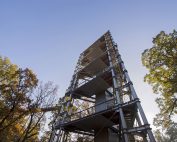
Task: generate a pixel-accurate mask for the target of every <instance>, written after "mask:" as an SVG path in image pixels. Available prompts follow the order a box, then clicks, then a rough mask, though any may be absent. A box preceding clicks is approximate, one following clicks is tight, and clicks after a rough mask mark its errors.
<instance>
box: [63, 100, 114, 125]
mask: <svg viewBox="0 0 177 142" xmlns="http://www.w3.org/2000/svg"><path fill="white" fill-rule="evenodd" d="M115 105H116V99H115V97H114V98H112V99H110V100H107V101H104V102H102V103H99V104H97V105H95V106H92V107H90V108H87V109H85V110H82V111H80V112H76V113H73V114H71V115H68V116H67V117H66V118H65V122H64V123H67V122H70V121H74V120H77V119H81V118H84V117H87V116H89V115H93V114H96V113H100V112H102V111H105V110H109V109H112V108H114V107H115Z"/></svg>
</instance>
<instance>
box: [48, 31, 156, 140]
mask: <svg viewBox="0 0 177 142" xmlns="http://www.w3.org/2000/svg"><path fill="white" fill-rule="evenodd" d="M76 100H82V102H83V103H84V102H90V103H92V106H91V107H89V108H86V109H85V110H81V111H76V110H73V107H74V105H75V102H76ZM69 133H78V134H83V135H89V136H93V139H94V142H135V141H144V142H148V141H150V142H155V139H154V136H153V133H152V131H151V128H150V125H149V123H148V120H147V118H146V116H145V113H144V111H143V109H142V106H141V103H140V100H139V98H138V96H137V94H136V92H135V89H134V87H133V83H132V82H131V80H130V77H129V75H128V72H127V70H126V68H125V66H124V62H123V61H122V59H121V56H120V54H119V52H118V47H117V44H116V43H115V42H114V41H113V39H112V36H111V34H110V32H109V31H108V32H106V33H105V34H104V35H103V36H101V37H100V38H99V39H98V40H97V41H96V42H94V43H93V44H92V45H91V46H90V47H89V48H87V49H86V50H85V51H84V52H83V53H81V54H80V57H79V60H78V63H77V66H76V68H75V71H74V75H73V77H72V80H71V83H70V86H69V88H68V89H67V91H66V93H65V96H64V97H63V101H62V106H61V110H60V113H59V114H58V116H57V118H56V119H55V121H54V124H53V131H52V133H51V136H50V140H49V141H50V142H67V141H68V140H67V137H68V134H69Z"/></svg>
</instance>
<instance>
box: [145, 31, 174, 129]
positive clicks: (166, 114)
mask: <svg viewBox="0 0 177 142" xmlns="http://www.w3.org/2000/svg"><path fill="white" fill-rule="evenodd" d="M142 63H143V65H144V66H145V67H146V68H147V69H148V70H149V73H148V74H146V76H145V77H144V80H145V81H146V82H148V83H149V84H151V85H152V87H153V91H154V93H157V94H161V95H160V97H158V98H157V99H156V102H157V104H158V106H159V109H160V113H159V114H157V115H156V118H155V119H154V124H155V125H156V126H160V125H163V127H168V125H169V124H170V122H171V116H173V115H175V114H177V102H176V100H177V98H176V97H175V95H174V94H175V93H177V87H176V86H177V32H176V31H175V30H174V31H173V32H172V33H170V34H166V33H165V32H164V31H162V32H160V33H159V34H158V35H157V36H156V37H155V38H154V39H153V47H152V48H150V49H146V50H145V51H144V52H143V53H142Z"/></svg>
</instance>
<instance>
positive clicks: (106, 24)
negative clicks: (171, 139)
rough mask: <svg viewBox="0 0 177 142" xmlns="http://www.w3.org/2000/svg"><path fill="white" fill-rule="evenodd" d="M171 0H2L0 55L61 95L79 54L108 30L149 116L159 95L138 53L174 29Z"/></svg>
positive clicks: (176, 10) (174, 11) (175, 18)
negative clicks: (145, 79)
mask: <svg viewBox="0 0 177 142" xmlns="http://www.w3.org/2000/svg"><path fill="white" fill-rule="evenodd" d="M176 6H177V1H175V0H168V1H167V0H156V1H153V0H148V1H140V0H134V1H132V0H124V1H123V0H122V1H121V0H30V1H29V0H28V1H27V0H4V1H3V0H0V55H2V56H7V57H9V58H10V59H11V61H12V62H13V63H15V64H17V65H19V66H20V67H22V68H25V67H29V68H31V69H32V70H33V71H34V72H35V73H36V74H37V76H38V78H39V79H40V80H42V81H44V82H46V81H53V82H54V83H55V84H58V86H59V92H58V94H59V96H63V95H64V92H65V90H66V88H67V87H68V85H69V82H70V79H71V76H72V74H73V70H74V67H75V65H76V62H77V59H78V57H79V54H80V53H81V52H82V51H83V50H85V49H86V48H87V47H88V46H89V45H91V44H92V43H93V42H94V41H95V40H96V39H97V38H98V37H100V36H101V35H102V34H103V33H105V32H106V31H107V30H110V31H111V33H112V36H113V38H114V40H115V42H117V43H118V45H119V51H120V53H121V55H122V58H123V60H124V62H125V65H126V67H127V69H128V71H129V74H130V77H131V79H132V81H133V83H134V86H135V89H136V91H137V93H138V96H139V97H140V99H141V101H142V105H143V108H144V110H145V113H146V114H147V117H148V120H149V121H150V123H152V118H153V117H154V115H155V113H157V112H158V109H157V106H156V105H155V103H154V98H155V97H156V96H157V95H154V94H153V93H152V89H151V87H150V86H149V85H148V84H146V83H144V82H143V76H144V75H145V74H146V72H147V70H146V69H145V68H144V67H143V66H142V64H141V53H142V52H143V51H144V50H145V49H147V48H150V47H152V38H153V37H154V36H155V35H156V34H158V33H159V32H160V31H161V30H164V31H166V32H171V31H172V30H173V29H177V16H176V14H177V8H176Z"/></svg>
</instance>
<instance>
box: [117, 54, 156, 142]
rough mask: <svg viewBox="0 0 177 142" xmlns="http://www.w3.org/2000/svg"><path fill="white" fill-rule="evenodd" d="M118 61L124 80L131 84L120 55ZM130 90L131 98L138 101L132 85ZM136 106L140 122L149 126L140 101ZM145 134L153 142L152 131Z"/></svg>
mask: <svg viewBox="0 0 177 142" xmlns="http://www.w3.org/2000/svg"><path fill="white" fill-rule="evenodd" d="M119 60H120V65H121V66H122V69H123V71H124V74H125V76H126V78H127V81H128V82H131V80H130V77H129V75H128V71H127V70H126V69H125V66H124V63H123V61H122V59H121V57H120V55H119ZM130 89H131V93H132V96H133V98H134V99H138V97H137V94H136V92H135V89H134V87H133V84H132V83H131V84H130ZM136 104H137V107H138V109H139V112H140V115H141V117H142V120H143V122H144V124H145V125H149V123H148V120H147V118H146V115H145V113H144V111H143V108H142V106H141V104H140V101H138V102H137V103H136ZM147 133H148V135H149V138H150V140H151V142H155V138H154V136H153V134H152V131H151V130H149V129H147Z"/></svg>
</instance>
